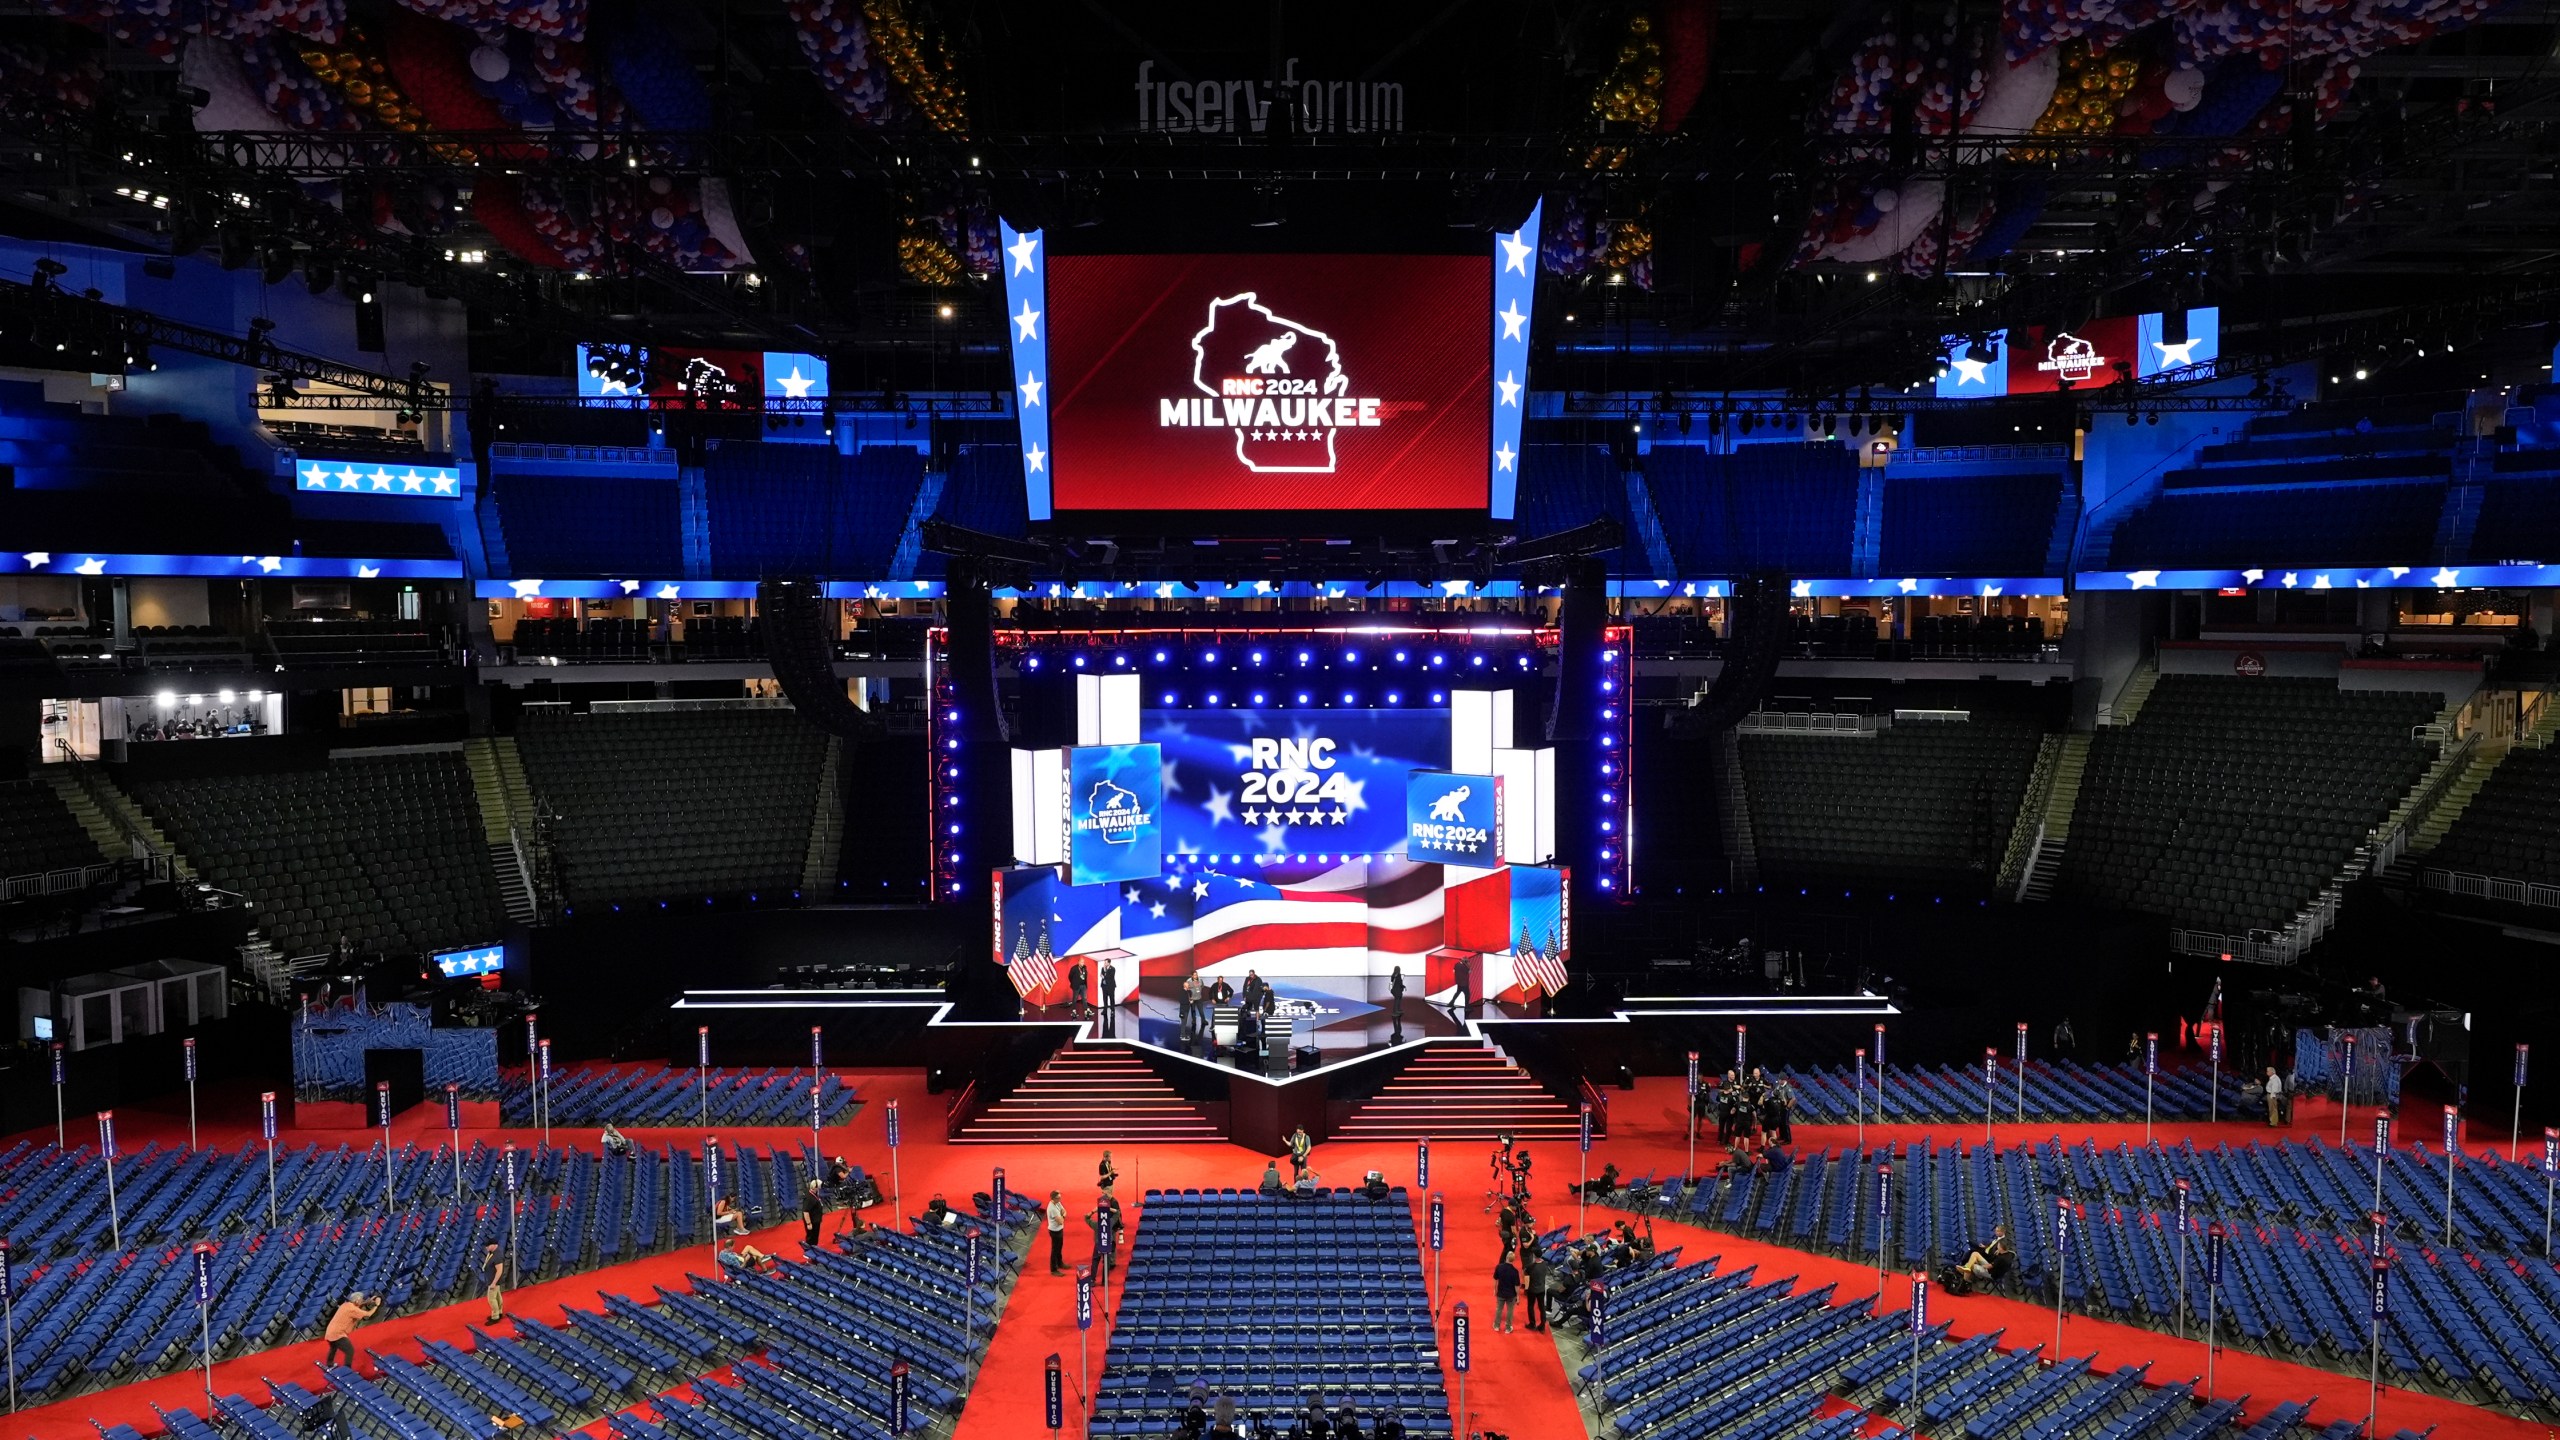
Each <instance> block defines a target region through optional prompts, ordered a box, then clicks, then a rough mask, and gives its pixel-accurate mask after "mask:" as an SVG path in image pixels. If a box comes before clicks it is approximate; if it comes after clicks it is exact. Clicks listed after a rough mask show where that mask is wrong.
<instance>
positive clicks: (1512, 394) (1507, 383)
mask: <svg viewBox="0 0 2560 1440" xmlns="http://www.w3.org/2000/svg"><path fill="white" fill-rule="evenodd" d="M1512 374H1513V372H1511V371H1509V370H1505V371H1503V372H1502V378H1501V379H1499V380H1496V381H1494V382H1493V388H1494V389H1496V390H1499V391H1501V392H1502V403H1503V404H1505V405H1509V406H1511V407H1513V408H1515V409H1516V408H1518V407H1519V404H1520V382H1519V381H1517V380H1515V379H1513V378H1512Z"/></svg>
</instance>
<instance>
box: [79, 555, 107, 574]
mask: <svg viewBox="0 0 2560 1440" xmlns="http://www.w3.org/2000/svg"><path fill="white" fill-rule="evenodd" d="M71 568H72V569H74V570H77V571H79V572H80V573H81V574H83V575H104V574H106V573H107V562H106V561H104V560H101V559H99V558H97V557H96V556H94V555H92V556H90V557H89V558H88V559H86V560H83V561H81V562H80V563H79V564H77V565H74V566H72V567H71Z"/></svg>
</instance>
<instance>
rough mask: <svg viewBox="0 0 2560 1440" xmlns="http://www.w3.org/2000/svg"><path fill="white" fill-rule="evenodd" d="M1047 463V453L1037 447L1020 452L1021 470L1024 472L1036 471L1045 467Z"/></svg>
mask: <svg viewBox="0 0 2560 1440" xmlns="http://www.w3.org/2000/svg"><path fill="white" fill-rule="evenodd" d="M1048 463H1049V455H1048V452H1047V451H1044V450H1042V449H1041V448H1040V447H1039V446H1037V445H1034V446H1032V447H1031V448H1030V449H1028V450H1025V451H1023V452H1022V468H1024V469H1026V470H1033V471H1037V470H1040V469H1042V468H1044V467H1046V466H1047V465H1048Z"/></svg>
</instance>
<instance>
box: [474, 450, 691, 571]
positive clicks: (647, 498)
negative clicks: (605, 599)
mask: <svg viewBox="0 0 2560 1440" xmlns="http://www.w3.org/2000/svg"><path fill="white" fill-rule="evenodd" d="M676 485H677V482H676V481H675V479H674V478H673V477H665V478H660V477H653V476H634V475H613V476H595V475H556V474H554V475H544V474H531V473H524V472H516V473H510V474H506V475H500V476H497V477H495V478H493V479H492V480H491V481H490V482H489V484H488V487H487V488H486V490H485V491H484V492H483V495H484V499H483V507H484V508H483V523H484V524H485V523H487V521H488V520H489V519H490V518H494V519H495V520H496V521H497V522H498V525H499V530H500V533H501V535H503V537H504V539H505V553H506V556H507V559H508V562H509V563H510V564H511V565H512V566H513V567H514V568H515V571H516V573H517V574H519V575H545V576H553V575H557V576H572V575H575V576H590V575H592V576H602V577H606V578H616V577H621V576H633V575H636V576H641V577H644V578H652V579H654V578H657V577H660V576H675V575H682V574H684V573H685V570H684V541H683V530H682V523H681V520H680V518H679V512H680V505H679V501H678V496H677V489H676Z"/></svg>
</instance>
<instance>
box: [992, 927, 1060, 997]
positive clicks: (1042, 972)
mask: <svg viewBox="0 0 2560 1440" xmlns="http://www.w3.org/2000/svg"><path fill="white" fill-rule="evenodd" d="M1004 976H1005V978H1006V979H1008V980H1010V981H1012V982H1013V989H1014V993H1015V994H1018V995H1020V996H1021V997H1022V998H1023V999H1025V1000H1029V999H1031V998H1032V997H1034V996H1036V995H1038V994H1040V993H1041V992H1043V991H1045V990H1048V989H1049V988H1050V987H1051V986H1054V985H1056V984H1057V983H1058V963H1057V957H1056V956H1054V955H1051V954H1050V953H1049V925H1048V922H1046V921H1042V922H1041V925H1040V943H1039V944H1038V945H1037V946H1034V945H1032V944H1031V943H1030V941H1029V940H1028V939H1027V938H1025V937H1022V936H1016V937H1015V938H1014V942H1013V958H1012V960H1011V961H1010V962H1008V963H1007V964H1006V965H1005V967H1004Z"/></svg>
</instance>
